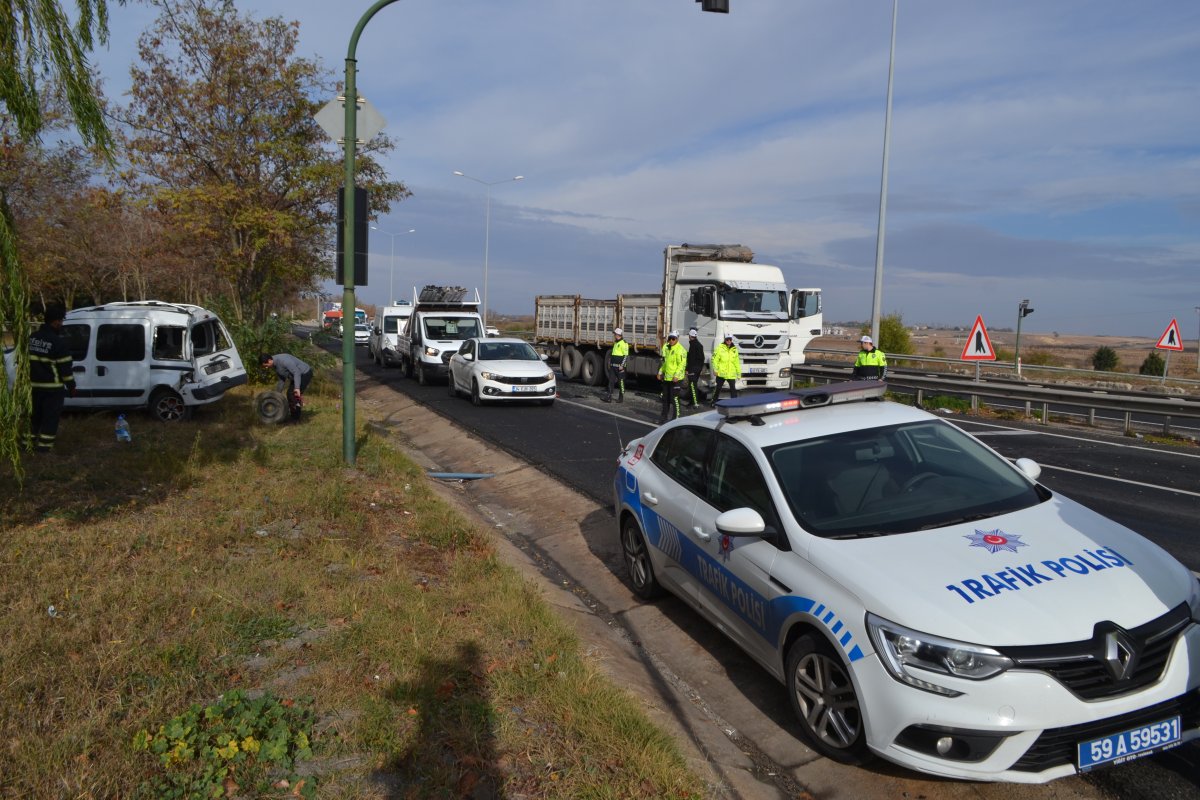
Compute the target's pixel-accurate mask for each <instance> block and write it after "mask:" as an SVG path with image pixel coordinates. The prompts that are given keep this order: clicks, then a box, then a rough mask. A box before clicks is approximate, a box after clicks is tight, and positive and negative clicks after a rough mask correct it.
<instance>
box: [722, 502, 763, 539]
mask: <svg viewBox="0 0 1200 800" xmlns="http://www.w3.org/2000/svg"><path fill="white" fill-rule="evenodd" d="M766 529H767V523H765V522H763V518H762V515H761V514H759V513H758V512H757V511H755V510H754V509H753V508H731V509H730V510H729V511H726V512H725V513H724V514H722V515H721V516H719V517H717V530H718V531H719V532H721V533H723V534H725V535H726V536H761V535H762V534H763V532H764V531H766Z"/></svg>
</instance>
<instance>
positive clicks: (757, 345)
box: [734, 333, 787, 360]
mask: <svg viewBox="0 0 1200 800" xmlns="http://www.w3.org/2000/svg"><path fill="white" fill-rule="evenodd" d="M734 341H735V342H737V348H738V350H739V351H741V354H742V356H743V360H745V356H747V355H753V354H755V353H778V352H780V351H782V350H783V347H784V345H786V344H787V337H785V336H783V335H782V334H778V333H771V334H754V333H750V334H738V335H736V336H735V337H734Z"/></svg>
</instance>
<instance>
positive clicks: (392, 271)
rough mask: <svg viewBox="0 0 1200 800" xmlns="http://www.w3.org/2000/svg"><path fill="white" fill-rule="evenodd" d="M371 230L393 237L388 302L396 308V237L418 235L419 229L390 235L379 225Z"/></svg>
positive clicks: (389, 266)
mask: <svg viewBox="0 0 1200 800" xmlns="http://www.w3.org/2000/svg"><path fill="white" fill-rule="evenodd" d="M371 230H373V231H379V232H380V233H382V234H383V235H384V236H390V237H392V257H391V260H390V261H389V262H388V301H387V304H388V305H389V306H394V305H395V304H396V290H395V284H396V237H397V236H404V235H405V234H408V233H416V232H417V229H416V228H409V229H408V230H406V231H400V232H399V233H388V232H387V231H385V230H383V229H382V228H380V227H379V226H378V225H372V226H371Z"/></svg>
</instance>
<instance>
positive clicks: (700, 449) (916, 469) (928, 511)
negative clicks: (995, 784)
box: [613, 382, 1200, 783]
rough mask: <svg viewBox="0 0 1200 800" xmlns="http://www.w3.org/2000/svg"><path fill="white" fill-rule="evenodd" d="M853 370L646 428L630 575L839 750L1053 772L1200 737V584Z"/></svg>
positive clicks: (811, 733)
mask: <svg viewBox="0 0 1200 800" xmlns="http://www.w3.org/2000/svg"><path fill="white" fill-rule="evenodd" d="M884 388H885V387H884V386H882V385H880V384H878V383H873V382H850V383H844V384H836V385H832V386H828V387H823V388H819V389H806V390H800V391H793V392H779V393H773V394H767V395H757V396H753V397H743V398H739V399H736V400H724V401H721V402H720V403H719V404H718V410H717V411H716V412H710V413H707V414H703V415H695V416H690V417H685V418H683V419H680V420H677V421H675V422H672V423H670V424H667V425H664V426H662V427H660V428H657V429H656V430H654V431H653V432H652V433H650V434H648V435H647V436H645V437H643V438H641V439H637V440H635V441H633V442H631V443H630V444H629V445H628V446H627V447H626V449H625V452H624V453H623V454H622V456H621V459H620V462H619V468H618V469H617V473H616V476H615V479H614V486H613V489H614V495H615V500H616V511H617V520H618V526H619V531H620V537H621V545H622V549H623V551H624V556H625V561H626V563H627V565H628V567H629V571H630V576H631V579H632V583H633V587H634V589H635V590H636V591H637V593H638V594H639V595H640V596H641V597H643V598H645V599H650V598H652V597H654V596H655V595H656V594H658V593H660V592H661V590H662V589H667V590H670V591H671V592H672V593H673V594H676V595H678V596H679V597H681V598H682V599H683V600H684V601H686V602H687V603H689V604H690V605H692V606H693V607H695V608H696V609H697V610H698V611H699V612H700V613H701V614H702V615H703V616H705V617H706V618H707V619H709V620H710V621H711V622H712V623H713V624H715V625H716V626H717V627H718V628H719V629H720V630H721V631H723V632H724V633H725V634H726V635H728V636H729V637H730V638H732V639H733V640H734V641H736V642H737V643H738V644H739V645H740V646H741V647H742V648H744V649H745V650H746V652H748V653H749V654H750V655H751V656H753V657H754V658H755V659H756V660H757V661H759V662H760V663H761V664H762V665H763V666H764V667H765V668H766V669H767V670H768V671H769V672H770V673H771V674H772V675H774V676H775V677H776V678H777V679H779V680H780V681H782V682H783V683H785V684H786V686H787V694H788V697H789V698H790V700H791V704H792V707H793V710H794V711H795V712H796V715H797V716H798V717H799V720H800V723H801V724H800V728H801V731H802V732H803V734H804V736H805V738H806V739H807V741H808V742H809V744H811V746H812V747H813V748H814V749H816V750H817V751H818V752H820V753H822V754H824V755H826V756H828V757H829V758H832V759H835V760H837V761H841V762H844V763H850V764H861V763H864V762H865V761H867V760H869V759H870V758H871V756H872V755H873V754H874V755H879V756H882V757H884V758H886V759H888V760H890V761H894V762H896V763H898V764H902V765H904V766H907V767H910V768H912V769H916V770H920V771H923V772H928V773H933V774H937V775H945V776H951V777H956V778H968V779H975V780H988V781H1015V782H1023V783H1041V782H1045V781H1048V780H1051V779H1053V778H1057V777H1061V776H1064V775H1070V774H1073V773H1075V772H1077V771H1081V772H1082V771H1087V770H1089V769H1092V768H1094V767H1098V766H1101V765H1105V764H1111V763H1120V762H1122V761H1127V760H1129V759H1132V758H1136V757H1139V756H1142V755H1147V754H1149V753H1152V752H1156V751H1159V750H1163V749H1166V748H1169V747H1173V746H1175V745H1177V744H1180V743H1182V742H1185V741H1188V740H1191V739H1194V738H1197V737H1200V690H1198V688H1197V687H1198V686H1200V624H1198V620H1200V583H1198V582H1197V579H1196V577H1195V576H1194V575H1192V573H1191V572H1189V571H1188V569H1187V568H1185V567H1184V566H1183V565H1181V564H1180V563H1179V562H1177V561H1176V560H1175V559H1173V558H1172V557H1171V556H1170V555H1168V554H1167V553H1166V552H1164V551H1163V550H1161V549H1160V548H1159V547H1157V546H1156V545H1154V544H1153V543H1151V542H1149V541H1147V540H1146V539H1143V538H1142V537H1141V536H1139V535H1137V534H1136V533H1134V532H1133V531H1131V530H1129V529H1127V528H1124V527H1122V526H1120V525H1118V524H1116V523H1115V522H1112V521H1110V520H1108V519H1105V518H1104V517H1101V516H1100V515H1098V514H1096V513H1094V512H1092V511H1090V510H1088V509H1086V508H1084V507H1083V506H1080V505H1079V504H1077V503H1075V502H1072V501H1071V500H1068V499H1066V498H1064V497H1062V496H1060V495H1058V494H1055V493H1053V492H1051V491H1049V490H1048V489H1046V488H1045V487H1043V486H1041V485H1040V484H1038V483H1037V482H1036V479H1037V477H1038V475H1039V474H1040V468H1039V467H1038V465H1037V464H1035V463H1034V462H1032V461H1029V460H1027V459H1018V460H1017V461H1016V463H1015V465H1013V464H1010V463H1009V462H1008V461H1007V460H1005V459H1004V458H1003V457H1001V456H1000V455H998V454H997V453H995V452H994V451H992V450H991V449H989V448H988V447H987V446H985V445H983V444H982V443H980V442H979V441H978V440H977V439H975V438H973V437H971V436H969V435H967V434H965V433H963V432H962V431H961V430H959V429H958V428H957V427H955V426H953V425H951V424H949V423H947V422H946V421H944V420H941V419H939V418H937V417H934V416H932V415H930V414H927V413H925V412H923V411H920V410H918V409H915V408H910V407H907V406H903V405H899V404H895V403H890V402H862V401H865V400H873V399H874V400H881V397H882V394H883V391H884Z"/></svg>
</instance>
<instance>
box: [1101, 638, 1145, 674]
mask: <svg viewBox="0 0 1200 800" xmlns="http://www.w3.org/2000/svg"><path fill="white" fill-rule="evenodd" d="M1104 663H1105V664H1106V665H1108V671H1109V672H1110V673H1112V676H1113V678H1114V679H1116V680H1118V681H1123V680H1127V679H1128V678H1129V677H1130V676H1131V675H1133V671H1134V669H1135V668H1136V667H1137V646H1136V645H1135V644H1134V642H1133V640H1132V639H1130V638H1129V634H1127V633H1125V631H1122V630H1115V631H1109V632H1108V633H1106V634H1105V635H1104Z"/></svg>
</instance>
